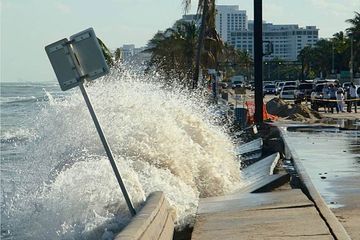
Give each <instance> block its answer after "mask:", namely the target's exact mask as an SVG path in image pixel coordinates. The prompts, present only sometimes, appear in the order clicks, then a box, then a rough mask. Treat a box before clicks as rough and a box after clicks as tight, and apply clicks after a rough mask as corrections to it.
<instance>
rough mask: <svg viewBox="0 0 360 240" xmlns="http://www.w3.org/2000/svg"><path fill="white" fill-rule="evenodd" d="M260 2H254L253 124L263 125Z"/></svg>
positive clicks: (260, 0)
mask: <svg viewBox="0 0 360 240" xmlns="http://www.w3.org/2000/svg"><path fill="white" fill-rule="evenodd" d="M262 24H263V23H262V0H254V75H255V76H254V77H255V116H254V117H255V122H256V123H257V124H262V123H263V120H264V119H263V73H262V71H263V70H262V64H263V40H262V32H263V31H262Z"/></svg>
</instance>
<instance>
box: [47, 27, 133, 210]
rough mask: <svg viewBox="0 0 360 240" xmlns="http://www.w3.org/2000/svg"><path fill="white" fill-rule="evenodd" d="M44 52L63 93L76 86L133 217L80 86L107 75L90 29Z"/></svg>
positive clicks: (94, 116)
mask: <svg viewBox="0 0 360 240" xmlns="http://www.w3.org/2000/svg"><path fill="white" fill-rule="evenodd" d="M45 51H46V53H47V55H48V57H49V60H50V62H51V65H52V67H53V69H54V71H55V74H56V77H57V79H58V81H59V84H60V88H61V90H63V91H66V90H68V89H71V88H73V87H76V86H79V88H80V90H81V93H82V95H83V97H84V100H85V103H86V105H87V107H88V109H89V112H90V115H91V118H92V119H93V121H94V124H95V127H96V130H97V132H98V134H99V137H100V140H101V143H102V144H103V147H104V149H105V152H106V155H107V157H108V159H109V161H110V164H111V167H112V169H113V171H114V174H115V177H116V179H117V181H118V183H119V186H120V190H121V192H122V193H123V195H124V198H125V201H126V204H127V205H128V208H129V211H130V213H131V215H132V216H134V215H135V214H136V211H135V209H134V207H133V205H132V202H131V200H130V197H129V195H128V193H127V190H126V188H125V185H124V182H123V181H122V178H121V176H120V173H119V170H118V169H117V166H116V163H115V160H114V157H113V154H112V152H111V149H110V146H109V144H108V143H107V140H106V137H105V134H104V132H103V130H102V128H101V126H100V123H99V121H98V119H97V117H96V114H95V111H94V109H93V107H92V105H91V102H90V99H89V97H88V95H87V92H86V89H85V86H84V81H85V80H87V81H88V80H94V79H96V78H99V77H101V76H104V75H106V74H107V73H108V72H109V67H108V66H107V64H106V61H105V58H104V55H103V53H102V51H101V48H100V45H99V42H98V40H97V37H96V35H95V32H94V30H93V29H92V28H89V29H86V30H84V31H82V32H79V33H77V34H74V35H72V36H71V37H70V41H68V40H67V39H66V38H64V39H61V40H59V41H57V42H54V43H52V44H50V45H48V46H46V47H45Z"/></svg>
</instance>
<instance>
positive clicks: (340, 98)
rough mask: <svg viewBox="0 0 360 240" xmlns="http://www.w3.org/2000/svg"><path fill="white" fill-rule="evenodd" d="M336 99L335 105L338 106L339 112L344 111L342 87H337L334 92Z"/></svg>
mask: <svg viewBox="0 0 360 240" xmlns="http://www.w3.org/2000/svg"><path fill="white" fill-rule="evenodd" d="M336 100H337V106H338V109H339V112H345V111H344V106H345V101H344V100H345V96H344V89H343V88H341V87H340V88H338V90H337V92H336Z"/></svg>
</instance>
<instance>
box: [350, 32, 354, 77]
mask: <svg viewBox="0 0 360 240" xmlns="http://www.w3.org/2000/svg"><path fill="white" fill-rule="evenodd" d="M353 42H354V37H353V36H352V35H351V37H350V52H351V56H350V82H354V53H353V51H354V46H353V44H354V43H353Z"/></svg>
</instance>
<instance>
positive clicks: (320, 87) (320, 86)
mask: <svg viewBox="0 0 360 240" xmlns="http://www.w3.org/2000/svg"><path fill="white" fill-rule="evenodd" d="M324 86H325V84H319V85H316V87H315V91H316V92H321V91H322V90H323V88H324Z"/></svg>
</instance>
